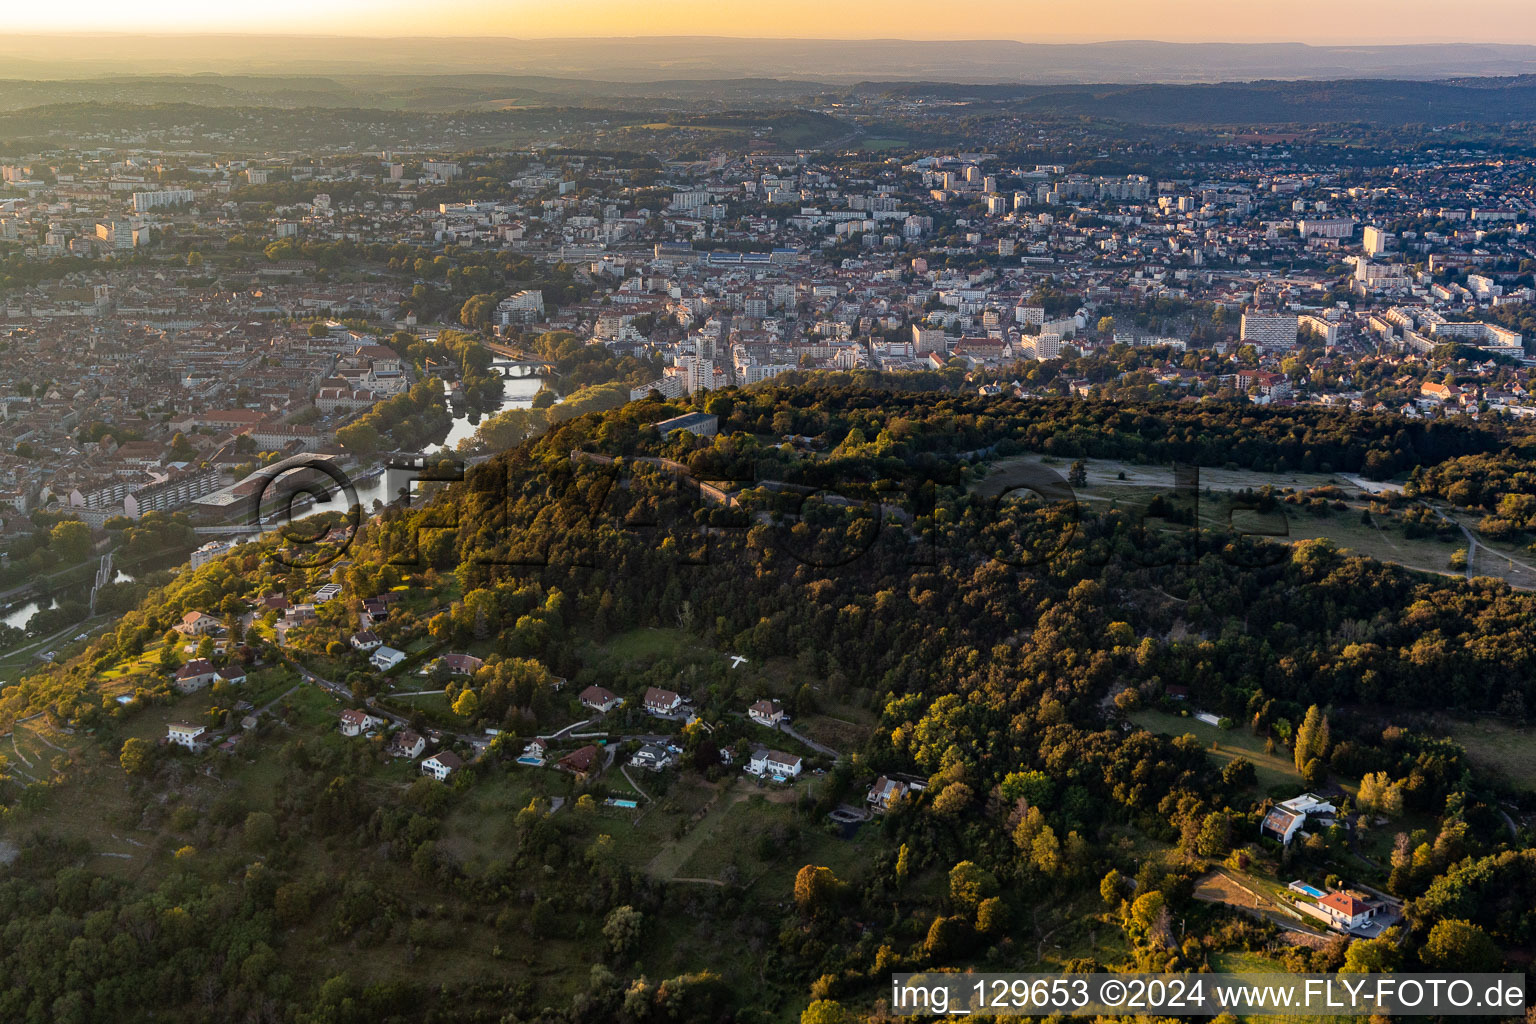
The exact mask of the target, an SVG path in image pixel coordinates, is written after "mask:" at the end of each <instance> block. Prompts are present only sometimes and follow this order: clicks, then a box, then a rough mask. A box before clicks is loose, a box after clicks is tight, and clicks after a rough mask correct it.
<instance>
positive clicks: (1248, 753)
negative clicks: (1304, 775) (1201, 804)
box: [1127, 708, 1302, 795]
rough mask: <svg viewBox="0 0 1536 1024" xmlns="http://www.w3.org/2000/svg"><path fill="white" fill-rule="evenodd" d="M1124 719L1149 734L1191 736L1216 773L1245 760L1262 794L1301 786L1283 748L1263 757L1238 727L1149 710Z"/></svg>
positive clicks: (1251, 737) (1256, 740)
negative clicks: (1223, 726)
mask: <svg viewBox="0 0 1536 1024" xmlns="http://www.w3.org/2000/svg"><path fill="white" fill-rule="evenodd" d="M1127 717H1128V718H1129V719H1130V720H1131V721H1132V722H1134V723H1135V724H1137V725H1139V726H1141V727H1142V728H1143V729H1146V730H1148V731H1149V732H1156V733H1163V734H1165V735H1168V736H1183V735H1184V734H1185V733H1191V734H1193V735H1194V737H1195V738H1196V739H1198V740H1199V741H1200V745H1201V746H1202V747H1204V748H1205V750H1206V753H1207V754H1209V755H1210V756H1211V758H1212V759H1213V760H1214V762H1215V766H1216V770H1217V771H1220V770H1221V769H1222V768H1224V767H1226V765H1227V764H1228V762H1230V761H1233V760H1236V759H1237V758H1238V757H1246V758H1247V759H1248V760H1250V761H1252V762H1253V767H1254V770H1255V774H1256V775H1257V776H1258V780H1259V785H1258V788H1259V789H1260V790H1261V791H1263V792H1268V791H1269V790H1270V789H1273V788H1276V787H1282V786H1283V787H1293V786H1294V787H1301V785H1302V782H1301V773H1300V772H1298V771H1297V770H1296V765H1295V763H1294V762H1292V760H1291V758H1290V756H1289V753H1288V752H1287V751H1286V750H1285V749H1284V748H1277V749H1276V752H1275V753H1273V754H1270V753H1266V752H1265V750H1264V741H1263V740H1261V739H1259V738H1258V737H1257V736H1255V735H1254V734H1253V733H1252V732H1251V731H1250V730H1248V729H1244V728H1242V727H1241V726H1237V727H1234V728H1232V729H1220V728H1217V727H1216V726H1214V725H1208V724H1207V723H1205V722H1201V721H1197V720H1196V719H1195V718H1194V717H1193V716H1191V717H1189V718H1184V717H1182V716H1180V715H1173V714H1169V713H1168V712H1166V711H1158V710H1155V709H1152V708H1144V709H1142V710H1140V711H1135V712H1132V713H1131V714H1130V715H1128V716H1127ZM1299 791H1300V789H1299V788H1298V792H1299ZM1292 795H1294V794H1292Z"/></svg>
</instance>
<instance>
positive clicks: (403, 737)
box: [387, 729, 427, 759]
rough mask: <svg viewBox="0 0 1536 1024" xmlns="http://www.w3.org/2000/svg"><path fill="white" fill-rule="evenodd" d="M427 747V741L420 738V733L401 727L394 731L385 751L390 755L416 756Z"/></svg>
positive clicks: (412, 757)
mask: <svg viewBox="0 0 1536 1024" xmlns="http://www.w3.org/2000/svg"><path fill="white" fill-rule="evenodd" d="M426 749H427V741H426V740H424V739H422V738H421V734H420V733H418V732H415V731H413V730H411V729H401V730H400V731H399V732H397V733H395V738H394V739H393V740H391V741H390V744H389V747H388V748H387V753H388V754H389V755H390V756H391V757H404V758H411V759H414V758H418V757H420V756H421V752H422V751H424V750H426Z"/></svg>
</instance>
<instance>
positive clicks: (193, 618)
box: [172, 612, 224, 636]
mask: <svg viewBox="0 0 1536 1024" xmlns="http://www.w3.org/2000/svg"><path fill="white" fill-rule="evenodd" d="M172 628H174V629H175V630H176V632H178V633H180V634H181V635H182V636H210V635H212V634H214V633H217V632H218V631H219V630H221V629H223V628H224V624H223V623H222V622H220V621H219V620H218V619H216V618H214V617H213V616H212V615H209V614H207V613H206V612H187V614H185V615H183V616H182V617H181V621H180V622H178V623H176V625H175V626H174V627H172Z"/></svg>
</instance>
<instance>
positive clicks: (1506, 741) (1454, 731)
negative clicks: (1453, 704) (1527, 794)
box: [1448, 718, 1536, 790]
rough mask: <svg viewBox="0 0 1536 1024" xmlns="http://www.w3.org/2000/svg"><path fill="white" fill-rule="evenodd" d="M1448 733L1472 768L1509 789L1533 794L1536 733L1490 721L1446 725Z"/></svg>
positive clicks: (1535, 779) (1482, 720)
mask: <svg viewBox="0 0 1536 1024" xmlns="http://www.w3.org/2000/svg"><path fill="white" fill-rule="evenodd" d="M1448 731H1449V733H1450V736H1451V738H1452V739H1453V740H1455V741H1456V742H1457V743H1460V744H1461V745H1462V747H1464V748H1465V749H1466V751H1467V756H1468V757H1470V758H1471V759H1472V763H1473V764H1475V765H1477V766H1478V767H1480V768H1484V769H1487V770H1488V771H1490V772H1492V773H1494V774H1495V775H1498V776H1499V777H1500V778H1502V779H1503V780H1504V781H1506V782H1508V783H1509V784H1510V785H1512V786H1518V787H1520V788H1521V789H1527V790H1536V732H1533V731H1532V730H1530V729H1522V728H1520V727H1519V726H1515V725H1510V724H1508V723H1506V722H1500V721H1498V720H1496V719H1491V718H1484V719H1480V720H1478V721H1475V722H1450V723H1448Z"/></svg>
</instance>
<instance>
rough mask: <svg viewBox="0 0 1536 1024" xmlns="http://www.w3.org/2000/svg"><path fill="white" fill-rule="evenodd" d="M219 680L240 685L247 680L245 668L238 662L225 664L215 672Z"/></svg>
mask: <svg viewBox="0 0 1536 1024" xmlns="http://www.w3.org/2000/svg"><path fill="white" fill-rule="evenodd" d="M215 674H216V675H217V676H218V678H219V682H221V683H228V684H229V685H230V686H239V685H240V684H241V683H243V682H245V669H243V668H241V667H240V666H239V665H236V664H229V665H225V666H224V667H223V668H221V669H219V670H218V672H216V673H215Z"/></svg>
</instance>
